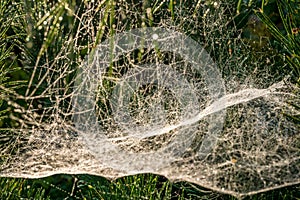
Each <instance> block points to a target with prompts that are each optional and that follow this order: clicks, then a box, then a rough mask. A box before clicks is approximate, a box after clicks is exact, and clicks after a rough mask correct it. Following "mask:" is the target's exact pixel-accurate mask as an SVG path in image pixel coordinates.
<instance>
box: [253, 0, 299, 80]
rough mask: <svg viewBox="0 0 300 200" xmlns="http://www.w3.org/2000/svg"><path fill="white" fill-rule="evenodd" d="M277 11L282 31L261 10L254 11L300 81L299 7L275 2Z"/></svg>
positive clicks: (286, 1) (288, 0) (287, 2)
mask: <svg viewBox="0 0 300 200" xmlns="http://www.w3.org/2000/svg"><path fill="white" fill-rule="evenodd" d="M277 6H278V11H279V15H280V19H281V23H282V25H283V30H280V28H279V27H278V26H277V25H276V24H275V22H274V21H273V20H272V19H271V18H270V17H269V15H268V14H266V13H265V11H264V9H263V8H261V9H259V10H256V14H257V16H258V17H259V18H260V19H261V21H262V22H263V23H264V24H265V25H266V26H267V27H268V29H269V31H270V32H271V34H272V36H273V37H274V38H275V40H276V41H277V47H278V48H279V49H280V51H281V54H282V56H283V59H286V61H287V62H288V63H289V65H290V67H291V69H292V70H293V71H294V75H295V76H296V77H297V79H298V81H300V34H299V27H300V5H299V3H298V2H296V1H290V0H283V1H279V0H278V1H277Z"/></svg>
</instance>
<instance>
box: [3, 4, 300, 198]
mask: <svg viewBox="0 0 300 200" xmlns="http://www.w3.org/2000/svg"><path fill="white" fill-rule="evenodd" d="M162 2H163V1H162ZM199 2H201V1H199ZM196 5H197V8H198V9H200V8H201V9H202V10H203V13H202V14H203V16H201V17H200V16H197V13H195V12H193V11H194V9H193V8H192V7H191V6H190V5H181V4H179V5H177V7H176V8H175V11H174V13H177V14H176V15H175V14H174V16H173V15H172V16H171V17H170V16H169V18H159V19H157V21H155V20H154V21H153V22H152V21H151V20H153V16H152V15H154V14H155V13H156V12H163V6H164V5H163V3H162V4H161V5H158V6H157V7H154V8H157V9H156V10H155V9H154V10H152V11H151V9H150V10H149V9H147V8H146V9H145V10H146V11H147V12H145V13H144V14H145V15H146V19H147V20H148V21H147V20H146V19H145V22H147V23H148V24H151V22H152V23H153V25H155V27H156V28H150V27H146V25H145V22H142V26H141V27H142V28H139V27H138V25H136V27H135V25H131V26H129V28H128V27H127V23H129V21H131V22H132V24H138V23H139V22H138V19H140V16H136V15H139V14H138V13H139V12H138V11H135V10H132V9H135V8H134V6H130V4H129V3H128V4H127V3H120V5H114V6H116V8H115V9H116V11H118V12H116V14H115V17H116V21H118V22H119V23H116V25H114V31H113V32H111V30H106V31H107V33H104V32H105V31H104V32H103V35H104V36H103V39H102V40H101V41H102V42H101V43H100V44H98V45H97V46H96V48H92V50H91V52H90V53H89V56H88V57H86V58H85V59H83V60H80V59H78V60H77V62H76V67H75V68H74V65H68V64H65V65H62V63H64V62H63V61H65V62H66V60H67V58H66V57H64V54H66V53H67V52H68V48H62V50H61V51H60V54H59V55H57V57H56V58H54V60H53V61H51V64H50V63H45V64H41V63H37V65H36V66H35V72H36V74H33V75H32V76H33V77H34V76H39V80H40V81H39V82H38V83H37V84H35V85H33V84H32V85H29V87H28V92H27V95H26V96H20V95H17V94H16V93H14V92H12V91H8V92H7V93H8V95H7V99H9V103H10V105H11V106H12V108H14V110H15V112H19V113H21V114H22V115H21V117H20V119H18V120H19V122H20V124H21V125H22V128H20V129H18V130H14V131H11V130H10V131H7V132H6V133H5V137H6V138H8V139H7V142H6V143H4V144H2V143H1V146H0V148H1V154H0V156H1V160H0V161H1V162H0V164H1V165H0V171H1V172H0V175H1V176H9V177H30V178H37V177H44V176H49V175H51V174H57V173H72V174H78V173H88V174H95V175H99V176H104V177H108V178H117V177H121V176H125V175H132V174H139V173H154V174H160V175H164V176H166V177H167V178H169V179H170V180H174V181H175V180H184V181H190V182H193V183H196V184H199V185H201V186H204V187H207V188H210V189H214V190H216V191H221V192H224V193H229V194H232V195H235V196H243V195H247V194H254V193H257V192H260V191H264V190H270V189H274V188H278V187H283V186H287V185H292V184H296V183H299V182H300V180H299V172H300V151H299V149H300V134H299V125H297V124H296V123H294V122H293V121H292V120H290V119H289V118H288V117H286V115H296V114H299V111H297V110H295V107H293V106H291V105H290V104H289V102H299V96H297V89H296V87H294V85H293V84H292V83H290V80H289V77H288V76H284V78H282V77H281V78H278V76H277V75H276V74H275V72H274V73H273V74H272V73H271V72H270V71H271V68H272V66H273V65H275V61H274V60H275V59H273V58H264V55H262V56H261V57H257V58H256V59H257V60H260V59H267V60H268V62H267V64H268V65H267V64H264V68H262V66H259V64H257V63H252V62H251V60H250V58H248V57H249V55H247V51H246V50H247V45H246V44H244V43H243V42H244V41H242V39H236V41H235V40H234V39H231V38H230V37H231V36H230V34H232V33H230V34H228V33H227V31H229V30H228V24H226V23H227V22H226V19H222V17H223V15H222V14H224V13H226V12H227V11H228V9H229V8H228V6H229V5H226V4H225V3H224V5H223V4H220V5H219V4H216V3H211V4H203V5H202V6H200V4H199V5H198V4H196ZM85 6H87V8H88V10H89V11H90V12H85V13H84V14H82V15H81V16H77V17H78V18H79V19H78V20H79V21H80V22H81V23H82V27H81V28H78V30H77V31H78V33H77V34H76V37H75V39H74V40H73V38H70V39H69V40H67V41H66V46H68V45H69V44H70V43H72V44H73V45H74V46H75V48H78V49H80V45H78V46H76V45H77V42H78V41H79V40H80V38H82V37H87V38H89V37H91V38H92V39H95V37H94V35H93V33H90V32H89V31H91V30H89V28H90V26H91V24H92V23H93V22H92V21H93V20H96V19H97V18H96V17H99V16H100V18H101V17H105V15H106V13H105V9H103V11H102V10H101V9H100V11H99V9H98V8H99V7H101V6H99V5H97V4H93V3H90V4H87V5H85ZM107 6H108V5H107ZM143 6H146V5H143ZM161 7H162V8H161ZM97 9H98V10H97ZM176 9H177V10H176ZM209 9H212V10H217V12H215V13H211V14H210V12H211V11H210V10H209ZM94 12H95V13H94ZM98 12H100V14H99V13H98ZM131 12H132V13H131ZM126 13H127V14H128V15H127V17H128V18H129V19H126V16H124V15H126ZM130 13H131V14H130ZM218 13H219V14H218ZM160 14H161V13H160ZM161 15H162V16H164V14H161ZM144 17H145V16H144ZM89 20H90V21H89ZM135 20H137V21H136V22H135ZM89 23H91V24H89ZM143 23H144V25H143ZM190 26H194V28H190V29H192V32H193V31H200V32H201V34H200V33H199V35H200V36H201V37H202V36H203V38H205V39H204V42H203V41H202V38H201V37H199V38H197V37H193V35H194V34H196V33H192V32H188V31H185V27H190ZM126 27H127V28H126ZM200 27H202V28H201V30H200ZM197 29H199V30H197ZM230 29H234V26H233V27H231V28H230ZM101 30H102V29H101ZM93 31H94V30H93ZM93 31H91V32H93ZM98 31H100V30H98ZM231 31H232V32H234V30H231ZM90 34H91V35H90ZM218 34H219V35H218ZM217 35H218V36H217ZM197 40H198V41H197ZM92 41H94V40H92ZM228 41H233V42H232V43H234V45H233V46H232V47H231V50H230V51H228V44H230V43H229V42H228ZM206 49H209V53H208V52H207V50H206ZM245 49H246V50H245ZM232 52H236V54H235V55H234V54H233V55H232ZM211 55H214V58H213V59H212V58H211ZM257 56H259V54H257ZM247 59H249V60H247ZM70 74H72V79H71V80H68V81H66V77H69V75H70ZM39 87H40V88H42V92H40V93H39V94H38V93H37V92H36V91H37V89H38V88H39ZM17 99H22V100H26V101H27V102H28V105H29V106H28V108H23V107H22V106H20V105H18V103H17V101H16V100H17ZM36 99H41V100H44V101H45V99H47V100H49V105H38V106H35V104H34V103H33V102H34V101H35V100H36Z"/></svg>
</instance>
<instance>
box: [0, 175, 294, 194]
mask: <svg viewBox="0 0 300 200" xmlns="http://www.w3.org/2000/svg"><path fill="white" fill-rule="evenodd" d="M22 198H25V199H26V198H28V199H51V200H52V199H232V200H233V199H235V198H234V197H232V196H230V195H225V194H220V193H216V192H213V191H209V190H207V189H205V188H203V187H200V186H197V185H194V184H191V183H187V182H177V183H171V182H170V181H168V179H166V178H165V177H162V176H157V175H153V174H141V175H135V176H127V177H123V178H119V179H117V180H112V181H111V180H108V179H105V178H103V177H98V176H92V175H86V174H81V175H66V174H59V175H53V176H50V177H46V178H40V179H23V178H0V199H22ZM299 198H300V185H295V186H290V187H285V188H281V189H277V190H272V191H269V192H265V193H261V194H257V195H253V196H250V197H246V198H245V199H268V200H269V199H286V200H288V199H299Z"/></svg>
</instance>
